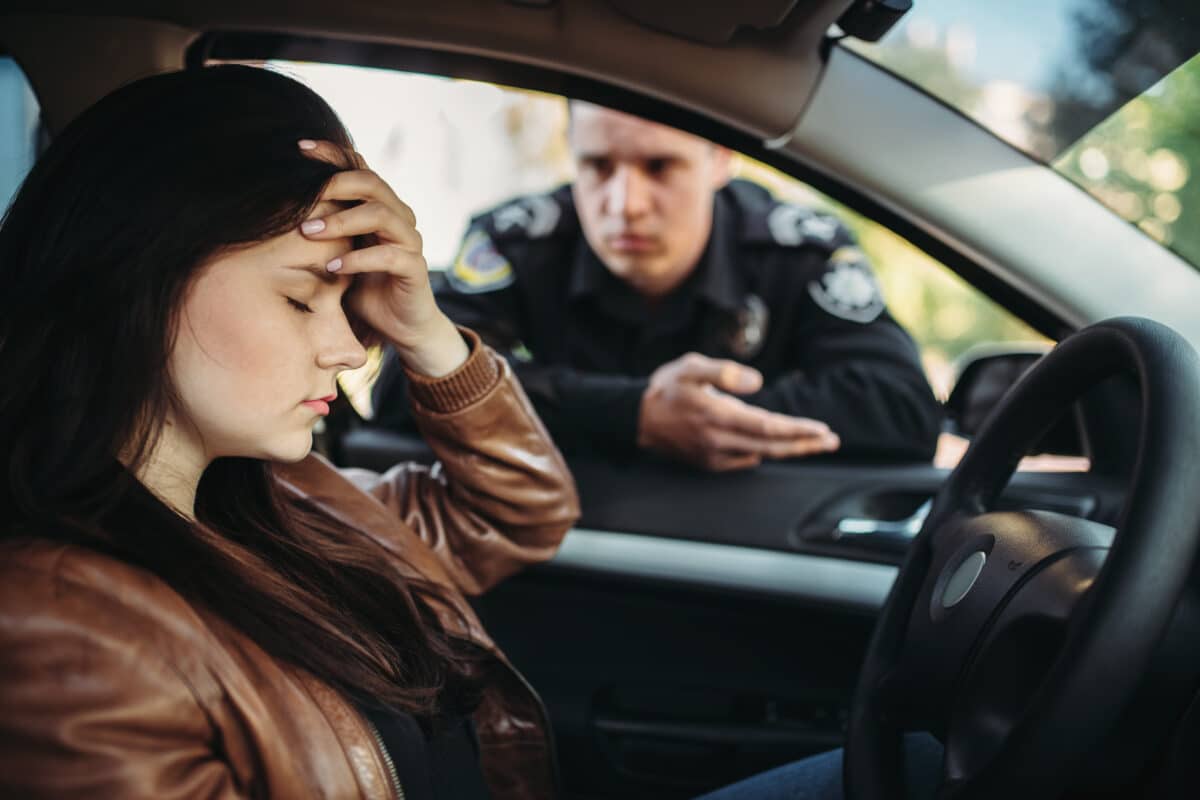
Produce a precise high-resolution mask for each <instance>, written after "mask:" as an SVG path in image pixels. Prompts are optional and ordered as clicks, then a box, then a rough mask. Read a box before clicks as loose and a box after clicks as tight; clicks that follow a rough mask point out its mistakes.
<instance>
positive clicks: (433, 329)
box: [300, 142, 469, 377]
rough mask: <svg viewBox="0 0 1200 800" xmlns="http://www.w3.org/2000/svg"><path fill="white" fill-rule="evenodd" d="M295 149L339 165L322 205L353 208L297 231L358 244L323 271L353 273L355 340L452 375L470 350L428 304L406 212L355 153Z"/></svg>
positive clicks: (324, 146) (319, 146)
mask: <svg viewBox="0 0 1200 800" xmlns="http://www.w3.org/2000/svg"><path fill="white" fill-rule="evenodd" d="M300 149H301V150H302V151H303V152H304V153H305V154H306V155H309V156H310V157H312V158H317V159H321V160H324V161H329V162H330V163H333V164H336V165H337V166H339V167H342V168H343V171H342V172H339V173H337V174H336V175H334V176H333V178H331V179H330V181H329V183H328V184H327V185H326V186H325V191H324V192H322V193H321V200H324V201H334V202H338V203H345V202H346V201H350V202H356V203H357V205H354V206H351V207H349V208H345V209H343V210H341V211H337V212H335V213H333V214H329V215H328V216H325V217H322V218H317V217H314V218H312V219H308V220H305V221H304V224H303V225H302V226H301V228H300V230H301V232H302V233H303V234H304V235H305V236H307V237H308V238H310V239H316V240H329V239H343V238H345V239H353V240H354V241H356V242H357V243H359V244H358V246H357V247H356V249H353V250H351V251H349V252H347V253H344V254H342V255H341V256H340V257H338V258H336V259H334V260H333V261H331V262H330V263H329V266H328V267H327V269H329V270H330V272H336V273H337V274H339V275H354V276H355V280H354V285H353V286H352V287H351V288H350V290H349V292H348V293H347V295H346V308H347V310H348V311H349V312H350V313H351V315H352V316H354V317H357V320H355V322H357V323H361V324H362V325H364V326H365V328H366V329H365V330H360V331H358V332H359V333H360V335H363V336H364V337H365V338H368V339H383V340H385V341H389V342H391V343H392V345H393V346H394V347H395V348H396V353H397V355H399V356H400V359H401V360H402V361H403V362H404V364H405V365H406V366H407V367H408V368H409V369H412V370H414V371H416V372H419V373H422V374H425V375H431V376H435V377H440V376H442V375H447V374H449V373H451V372H453V371H454V370H455V369H456V368H458V366H459V365H461V364H462V363H463V362H464V361H466V360H467V356H468V355H469V351H468V349H467V344H466V342H465V341H463V338H462V335H461V334H460V333H459V332H458V329H457V328H455V327H454V324H453V323H452V322H450V320H449V319H448V318H447V317H446V315H445V314H443V313H442V311H441V309H439V308H438V306H437V303H436V302H435V301H434V299H433V289H432V288H431V287H430V285H429V268H428V266H427V265H426V263H425V256H424V255H423V254H422V252H421V247H422V243H421V234H420V233H418V232H417V218H416V217H415V216H414V215H413V212H412V209H411V208H409V207H408V206H407V205H406V204H405V203H404V201H402V200H401V199H400V198H399V197H397V196H396V193H395V192H394V191H392V187H390V186H388V184H387V182H385V181H384V180H383V179H382V178H380V177H379V176H378V175H377V174H375V173H374V172H372V171H371V170H369V169H367V166H366V163H365V162H364V161H363V159H362V156H360V155H359V154H358V153H350V152H347V151H346V150H344V149H342V148H341V147H339V146H337V145H336V144H334V143H332V142H303V143H301V145H300ZM356 327H358V326H356Z"/></svg>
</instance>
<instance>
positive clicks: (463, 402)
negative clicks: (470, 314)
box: [404, 327, 500, 414]
mask: <svg viewBox="0 0 1200 800" xmlns="http://www.w3.org/2000/svg"><path fill="white" fill-rule="evenodd" d="M458 331H459V333H461V334H462V337H463V339H465V340H466V342H467V348H468V349H469V350H470V352H471V354H470V355H469V356H467V360H466V361H464V362H463V363H462V365H461V366H459V368H458V369H456V370H454V372H451V373H450V374H449V375H443V376H442V377H440V378H431V377H429V376H428V375H420V374H418V373H416V372H413V371H411V370H409V369H407V368H406V369H405V370H404V373H405V374H406V375H407V376H408V391H409V393H410V394H411V396H412V399H413V400H415V401H416V402H417V403H419V404H420V405H421V406H423V407H424V408H427V409H429V410H430V411H434V412H437V413H440V414H452V413H454V412H455V411H461V410H462V409H464V408H466V407H467V406H469V405H471V404H472V403H475V402H477V401H479V400H482V399H483V397H484V396H485V395H486V394H487V393H488V392H490V391H491V390H492V389H493V388H495V386H496V384H497V382H499V380H500V365H499V364H497V363H496V359H497V356H496V355H494V354H493V353H492V351H491V350H490V349H489V348H488V347H486V346H485V345H484V344H483V342H482V341H480V339H479V334H477V333H475V331H473V330H471V329H469V328H462V327H460V328H459V329H458Z"/></svg>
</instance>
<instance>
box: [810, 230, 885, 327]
mask: <svg viewBox="0 0 1200 800" xmlns="http://www.w3.org/2000/svg"><path fill="white" fill-rule="evenodd" d="M808 295H809V297H811V298H812V299H813V302H814V303H816V304H817V305H818V306H820V307H821V309H822V310H824V311H825V312H826V313H828V314H830V315H832V316H835V317H838V318H840V319H844V320H849V321H850V322H861V323H867V322H873V321H874V320H875V318H876V317H878V316H879V315H880V314H882V313H883V293H882V292H880V291H879V283H878V282H877V281H876V280H875V274H874V273H873V272H871V267H870V266H869V265H868V264H867V258H866V256H865V255H864V254H863V252H862V250H859V249H858V248H857V247H853V246H844V247H839V248H838V249H837V250H835V251H834V252H833V255H831V256H830V257H829V260H828V261H827V262H826V263H825V271H824V272H823V273H822V274H821V276H820V277H819V278H816V279H814V280H812V281H810V282H809V284H808Z"/></svg>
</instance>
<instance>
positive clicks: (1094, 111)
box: [845, 0, 1200, 268]
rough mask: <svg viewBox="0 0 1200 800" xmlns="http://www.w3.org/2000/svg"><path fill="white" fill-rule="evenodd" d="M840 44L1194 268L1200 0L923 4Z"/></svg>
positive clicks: (1198, 242) (929, 0) (1199, 252)
mask: <svg viewBox="0 0 1200 800" xmlns="http://www.w3.org/2000/svg"><path fill="white" fill-rule="evenodd" d="M845 43H846V45H847V46H848V47H850V48H851V49H852V50H854V51H855V52H858V53H859V54H861V55H863V56H865V57H867V58H869V59H871V60H872V61H874V62H875V63H877V64H879V65H881V66H883V67H885V68H887V69H889V70H891V71H892V72H894V73H896V74H897V75H899V76H901V77H903V78H905V79H907V80H909V81H911V82H913V83H914V84H916V85H917V86H919V87H921V88H922V89H924V90H925V91H927V92H929V93H930V94H932V95H933V96H935V97H937V98H939V99H940V100H942V101H943V102H945V103H947V104H949V105H951V106H953V107H954V108H956V109H958V110H960V111H962V112H963V113H964V114H966V115H967V116H969V117H971V118H972V119H974V120H975V121H977V122H979V123H980V124H981V125H983V126H984V127H986V128H987V129H988V130H990V131H992V132H993V133H995V134H996V135H997V136H999V137H1000V138H1002V139H1004V140H1005V141H1007V142H1009V143H1010V144H1012V145H1014V146H1016V147H1018V148H1020V149H1022V150H1024V151H1025V152H1027V153H1029V154H1030V155H1032V156H1034V157H1035V158H1037V159H1039V160H1041V161H1043V162H1045V163H1047V164H1049V165H1051V166H1052V167H1053V168H1054V169H1056V170H1058V171H1059V172H1060V173H1062V174H1063V175H1065V176H1066V177H1068V178H1070V179H1071V180H1072V181H1074V182H1076V183H1077V184H1079V185H1080V186H1081V187H1083V188H1084V189H1086V190H1087V191H1088V192H1090V193H1091V194H1092V195H1093V196H1094V197H1096V198H1097V199H1098V200H1099V201H1100V202H1102V203H1104V204H1105V205H1106V206H1108V207H1109V208H1110V209H1112V210H1113V211H1114V212H1116V213H1117V214H1119V215H1120V216H1122V217H1123V218H1125V219H1126V220H1128V221H1129V222H1131V223H1132V224H1134V225H1137V226H1138V227H1139V228H1140V229H1141V230H1142V231H1144V232H1145V233H1146V234H1147V235H1148V236H1151V237H1152V238H1154V239H1156V240H1157V241H1159V242H1161V243H1163V244H1164V245H1166V246H1168V247H1170V248H1171V249H1172V250H1174V251H1175V252H1176V253H1177V254H1179V255H1180V256H1182V257H1183V258H1184V259H1185V260H1187V261H1188V262H1189V263H1191V264H1192V265H1193V266H1197V267H1198V268H1200V225H1196V224H1194V222H1193V224H1190V225H1189V224H1186V222H1187V220H1193V221H1194V220H1195V219H1196V218H1197V215H1200V111H1198V110H1197V109H1200V57H1198V56H1197V53H1198V52H1200V3H1196V2H1195V0H1008V1H1007V2H1004V3H984V2H963V0H917V2H916V3H915V4H914V8H913V10H912V11H911V12H909V13H908V14H907V15H906V16H905V17H904V19H903V20H902V21H901V23H900V24H899V25H897V26H896V27H895V28H894V29H893V30H892V31H891V32H890V33H889V34H888V35H887V36H886V37H884V39H883V40H882V41H880V42H878V43H876V44H864V43H862V42H858V41H856V40H853V39H847V40H845Z"/></svg>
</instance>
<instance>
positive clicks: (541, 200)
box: [472, 186, 576, 242]
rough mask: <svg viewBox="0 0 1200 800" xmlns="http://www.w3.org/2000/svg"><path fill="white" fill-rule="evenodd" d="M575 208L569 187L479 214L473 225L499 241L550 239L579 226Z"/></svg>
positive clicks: (510, 201)
mask: <svg viewBox="0 0 1200 800" xmlns="http://www.w3.org/2000/svg"><path fill="white" fill-rule="evenodd" d="M575 225H576V223H575V208H574V204H573V203H572V201H571V191H570V188H569V187H565V186H564V187H560V188H558V189H556V190H554V191H553V192H546V193H544V194H530V195H525V196H524V197H518V198H515V199H513V200H509V201H508V202H506V203H504V204H503V205H500V206H497V207H496V208H494V209H492V210H491V211H488V212H486V213H484V214H481V215H479V216H478V217H476V218H475V219H474V220H472V227H476V226H478V227H481V228H483V229H484V230H485V231H487V234H488V236H490V237H491V238H492V239H493V240H495V241H497V242H504V241H511V240H513V239H546V238H549V237H552V236H558V235H561V234H563V233H566V232H568V231H569V230H570V229H572V228H573V227H575Z"/></svg>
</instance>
